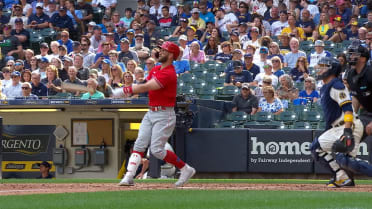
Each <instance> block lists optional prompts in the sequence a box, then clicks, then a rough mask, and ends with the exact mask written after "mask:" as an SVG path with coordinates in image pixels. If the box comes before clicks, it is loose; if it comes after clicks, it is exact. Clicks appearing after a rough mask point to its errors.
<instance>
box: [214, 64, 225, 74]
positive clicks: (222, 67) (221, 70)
mask: <svg viewBox="0 0 372 209" xmlns="http://www.w3.org/2000/svg"><path fill="white" fill-rule="evenodd" d="M225 69H226V66H225V65H219V66H217V67H216V74H217V75H218V76H220V75H221V74H222V73H224V72H225Z"/></svg>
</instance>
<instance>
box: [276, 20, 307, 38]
mask: <svg viewBox="0 0 372 209" xmlns="http://www.w3.org/2000/svg"><path fill="white" fill-rule="evenodd" d="M283 33H288V34H290V36H291V37H296V38H298V39H299V40H302V41H303V40H305V39H306V36H305V32H304V30H303V29H302V28H301V27H296V17H295V16H293V15H288V27H285V28H283V30H282V34H283Z"/></svg>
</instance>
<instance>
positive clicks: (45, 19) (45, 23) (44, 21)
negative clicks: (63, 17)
mask: <svg viewBox="0 0 372 209" xmlns="http://www.w3.org/2000/svg"><path fill="white" fill-rule="evenodd" d="M49 21H50V18H49V16H48V15H46V14H45V13H44V10H43V5H42V3H37V4H36V13H35V14H32V15H31V16H30V17H29V18H28V22H27V27H28V28H32V29H43V28H47V27H49Z"/></svg>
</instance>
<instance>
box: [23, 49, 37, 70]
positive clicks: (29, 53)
mask: <svg viewBox="0 0 372 209" xmlns="http://www.w3.org/2000/svg"><path fill="white" fill-rule="evenodd" d="M24 55H25V60H24V62H23V65H24V68H25V69H30V68H31V65H30V63H31V58H32V57H33V56H34V51H33V50H32V49H26V50H24Z"/></svg>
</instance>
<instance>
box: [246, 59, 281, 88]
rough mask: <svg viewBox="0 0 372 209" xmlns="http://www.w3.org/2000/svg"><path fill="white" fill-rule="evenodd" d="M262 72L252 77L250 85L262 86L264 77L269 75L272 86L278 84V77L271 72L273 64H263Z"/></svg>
mask: <svg viewBox="0 0 372 209" xmlns="http://www.w3.org/2000/svg"><path fill="white" fill-rule="evenodd" d="M263 69H264V72H262V73H259V74H257V76H256V77H255V78H254V81H253V82H252V85H254V86H262V82H263V79H264V77H270V78H271V81H272V83H271V84H272V86H274V87H276V86H277V85H278V81H279V78H278V77H277V76H276V75H274V74H273V71H272V70H273V65H272V63H271V61H270V62H266V63H265V64H264V65H263Z"/></svg>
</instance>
